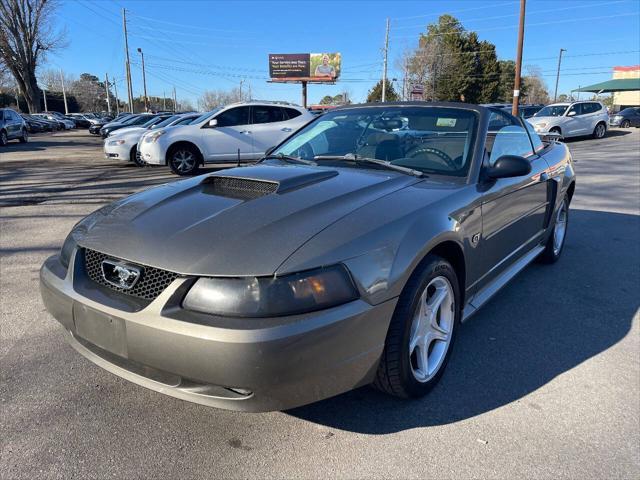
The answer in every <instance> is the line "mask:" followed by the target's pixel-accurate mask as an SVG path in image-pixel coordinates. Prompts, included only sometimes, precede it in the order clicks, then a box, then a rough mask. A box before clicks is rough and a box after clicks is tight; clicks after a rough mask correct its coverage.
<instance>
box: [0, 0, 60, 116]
mask: <svg viewBox="0 0 640 480" xmlns="http://www.w3.org/2000/svg"><path fill="white" fill-rule="evenodd" d="M56 6H57V2H56V0H0V58H2V60H3V62H4V63H5V64H6V66H7V67H8V68H9V70H10V71H11V73H12V74H13V76H14V77H15V79H16V82H17V84H18V88H19V89H20V92H21V93H22V95H23V96H24V98H25V100H26V102H27V106H28V107H29V111H30V112H37V111H39V110H40V91H39V90H38V81H37V79H36V69H37V68H38V66H39V64H40V62H41V61H42V60H43V58H44V55H45V54H46V52H49V51H51V50H53V49H55V48H56V47H58V46H60V45H61V42H62V40H63V37H64V35H63V34H62V33H59V32H56V31H55V29H54V27H53V14H54V12H55V8H56Z"/></svg>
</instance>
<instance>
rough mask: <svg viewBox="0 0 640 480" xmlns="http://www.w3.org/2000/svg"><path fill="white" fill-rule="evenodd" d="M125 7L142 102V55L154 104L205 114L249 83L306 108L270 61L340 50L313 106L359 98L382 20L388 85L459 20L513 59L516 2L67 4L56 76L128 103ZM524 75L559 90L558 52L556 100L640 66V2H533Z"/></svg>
mask: <svg viewBox="0 0 640 480" xmlns="http://www.w3.org/2000/svg"><path fill="white" fill-rule="evenodd" d="M122 8H126V10H127V15H128V19H127V20H128V22H127V23H128V28H129V51H130V56H131V61H132V62H135V65H133V66H132V78H133V89H134V95H135V96H138V95H141V93H142V73H141V69H140V66H139V59H140V57H139V54H138V53H137V51H136V49H137V48H138V47H141V48H142V49H143V51H144V54H145V61H146V63H147V90H148V94H149V95H154V96H155V95H158V96H160V95H162V94H163V92H166V93H167V95H169V92H170V90H171V88H172V87H173V86H174V85H175V87H176V89H177V95H178V98H185V99H189V100H191V101H192V102H193V104H194V105H196V100H197V98H198V97H199V96H200V95H201V94H202V92H203V91H205V90H212V89H230V88H233V87H235V86H238V85H239V83H240V81H241V80H242V81H243V82H244V87H243V88H249V85H250V86H251V90H252V94H253V97H254V98H259V99H273V100H276V99H278V100H288V101H292V102H296V103H300V86H299V85H283V84H271V83H267V81H266V80H267V77H268V64H267V56H268V54H269V53H303V52H322V51H324V52H341V53H342V59H343V63H342V69H343V70H342V77H341V81H339V82H338V83H337V84H336V85H333V86H329V85H310V86H309V101H310V103H315V102H317V101H319V99H320V98H322V97H323V96H324V95H336V94H338V93H340V92H342V91H344V90H346V91H348V92H349V93H350V95H351V98H352V99H353V100H354V101H361V100H364V98H365V97H366V94H367V90H368V89H369V88H371V86H372V85H373V84H374V83H375V82H376V81H378V80H379V79H380V78H381V71H382V46H383V43H384V31H385V19H386V18H387V17H390V18H391V30H390V31H391V33H390V45H389V47H390V56H389V64H390V65H389V66H390V72H389V77H390V78H393V77H397V78H398V79H400V78H401V74H400V72H399V70H398V63H399V62H398V59H399V58H400V56H401V54H402V52H403V51H404V50H406V49H410V48H415V46H416V43H417V38H418V35H419V33H420V32H422V31H424V30H425V26H426V25H427V24H428V23H431V22H434V21H436V20H437V18H438V16H439V15H441V14H444V13H450V14H453V15H454V16H456V17H457V18H458V19H459V20H460V21H461V22H462V24H463V25H464V26H465V28H467V29H468V30H474V31H476V32H478V35H479V37H480V39H483V40H489V41H491V42H493V43H494V44H495V45H496V46H497V50H498V56H499V58H501V59H515V50H516V36H517V20H518V10H519V1H518V0H502V1H501V0H447V1H443V0H438V1H436V0H423V1H420V2H415V1H407V2H403V1H398V0H396V1H388V0H387V1H380V2H378V1H365V0H361V1H327V0H325V1H322V2H319V1H318V2H311V1H309V2H305V1H301V0H299V1H277V2H276V1H274V2H271V1H253V2H243V1H208V2H206V1H155V0H146V1H145V0H135V1H130V0H115V1H111V0H67V1H64V3H63V4H62V7H61V8H60V10H59V15H58V22H59V24H60V25H62V26H64V27H65V28H66V30H67V39H68V45H67V47H66V48H64V49H63V50H62V51H60V52H59V53H57V54H55V55H51V56H50V57H49V59H48V65H47V66H48V67H54V68H55V67H60V68H62V69H64V70H65V71H67V72H69V73H71V74H73V75H75V76H78V75H79V74H81V73H83V72H89V73H93V74H96V75H98V76H100V77H102V78H103V77H104V74H105V73H109V76H110V77H112V78H114V77H115V78H116V81H117V82H118V93H119V95H120V96H121V98H123V97H125V96H126V84H125V82H124V43H123V34H122V17H121V11H122ZM526 25H527V28H526V33H525V46H524V60H523V68H524V67H526V66H527V65H535V66H538V67H539V68H540V69H541V70H542V74H543V75H544V78H545V80H546V82H547V85H548V87H549V90H550V92H552V91H553V86H554V83H555V69H556V64H557V56H558V51H559V49H560V48H565V49H567V52H566V53H565V54H564V57H563V64H562V67H563V68H562V75H561V79H560V87H559V92H568V91H569V90H571V89H573V88H577V87H578V86H579V85H588V84H591V83H596V82H600V81H604V80H607V79H609V78H611V70H612V67H613V66H616V65H638V64H640V52H639V51H640V0H610V1H605V0H562V1H560V0H528V2H527V23H526Z"/></svg>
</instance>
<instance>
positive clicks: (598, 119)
mask: <svg viewBox="0 0 640 480" xmlns="http://www.w3.org/2000/svg"><path fill="white" fill-rule="evenodd" d="M527 121H528V122H529V123H531V125H533V128H534V129H535V131H536V132H537V133H538V134H545V133H555V134H558V135H562V136H563V137H564V138H568V137H579V136H583V135H591V136H592V137H593V138H603V137H604V136H605V135H606V133H607V126H608V124H609V113H608V112H607V108H606V107H605V106H604V105H603V104H602V103H600V102H596V101H579V102H562V103H553V104H551V105H547V106H546V107H544V108H542V109H541V110H540V111H539V112H538V113H536V114H535V115H534V116H533V117H531V118H529V119H528V120H527Z"/></svg>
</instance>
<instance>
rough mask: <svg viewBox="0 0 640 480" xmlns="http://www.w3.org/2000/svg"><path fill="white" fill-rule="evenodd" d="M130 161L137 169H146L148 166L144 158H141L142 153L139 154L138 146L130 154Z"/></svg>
mask: <svg viewBox="0 0 640 480" xmlns="http://www.w3.org/2000/svg"><path fill="white" fill-rule="evenodd" d="M129 160H130V161H131V162H133V164H134V165H135V166H136V167H144V166H145V165H146V162H145V161H143V160H142V157H141V156H140V152H138V147H137V145H134V146H133V147H132V148H131V153H129Z"/></svg>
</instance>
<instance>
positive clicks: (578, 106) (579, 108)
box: [567, 103, 583, 116]
mask: <svg viewBox="0 0 640 480" xmlns="http://www.w3.org/2000/svg"><path fill="white" fill-rule="evenodd" d="M571 112H576V115H582V114H583V111H582V104H581V103H576V104H575V105H572V106H571V108H570V109H569V111H568V112H567V116H569V114H570V113H571Z"/></svg>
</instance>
